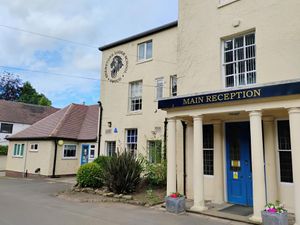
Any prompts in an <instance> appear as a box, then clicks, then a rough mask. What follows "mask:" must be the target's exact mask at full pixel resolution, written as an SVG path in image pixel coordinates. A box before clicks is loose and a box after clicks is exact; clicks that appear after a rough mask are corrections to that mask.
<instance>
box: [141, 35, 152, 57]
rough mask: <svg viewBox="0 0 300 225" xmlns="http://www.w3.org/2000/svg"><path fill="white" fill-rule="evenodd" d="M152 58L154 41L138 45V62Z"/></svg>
mask: <svg viewBox="0 0 300 225" xmlns="http://www.w3.org/2000/svg"><path fill="white" fill-rule="evenodd" d="M151 58H152V40H151V41H147V42H144V43H141V44H138V61H145V60H147V59H151Z"/></svg>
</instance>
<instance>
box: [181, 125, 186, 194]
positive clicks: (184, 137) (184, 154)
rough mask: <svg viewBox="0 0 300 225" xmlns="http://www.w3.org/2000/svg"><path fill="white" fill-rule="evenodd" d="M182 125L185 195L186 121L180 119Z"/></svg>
mask: <svg viewBox="0 0 300 225" xmlns="http://www.w3.org/2000/svg"><path fill="white" fill-rule="evenodd" d="M181 123H182V127H183V193H184V195H185V196H186V127H187V125H186V122H184V121H181Z"/></svg>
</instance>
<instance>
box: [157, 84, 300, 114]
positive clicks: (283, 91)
mask: <svg viewBox="0 0 300 225" xmlns="http://www.w3.org/2000/svg"><path fill="white" fill-rule="evenodd" d="M295 94H300V82H294V83H285V84H276V85H268V86H263V87H255V88H248V89H238V90H233V91H226V92H217V93H211V94H203V95H195V96H189V97H178V98H170V99H164V100H160V101H159V102H158V108H159V109H167V108H176V107H184V106H194V105H205V104H213V103H221V102H231V101H238V100H247V99H257V98H267V97H278V96H287V95H295Z"/></svg>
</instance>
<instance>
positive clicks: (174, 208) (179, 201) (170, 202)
mask: <svg viewBox="0 0 300 225" xmlns="http://www.w3.org/2000/svg"><path fill="white" fill-rule="evenodd" d="M165 200H166V209H167V211H168V212H170V213H176V214H179V213H183V212H185V197H177V198H172V197H169V196H167V197H166V198H165Z"/></svg>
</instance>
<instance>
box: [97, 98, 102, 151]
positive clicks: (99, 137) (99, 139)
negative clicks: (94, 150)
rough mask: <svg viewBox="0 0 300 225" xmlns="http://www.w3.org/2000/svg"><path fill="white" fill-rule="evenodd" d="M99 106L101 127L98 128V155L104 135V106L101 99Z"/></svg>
mask: <svg viewBox="0 0 300 225" xmlns="http://www.w3.org/2000/svg"><path fill="white" fill-rule="evenodd" d="M98 104H99V108H100V111H99V113H100V115H99V128H98V157H99V156H100V144H101V137H102V134H101V133H102V132H101V130H102V114H103V107H102V103H101V101H98Z"/></svg>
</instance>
